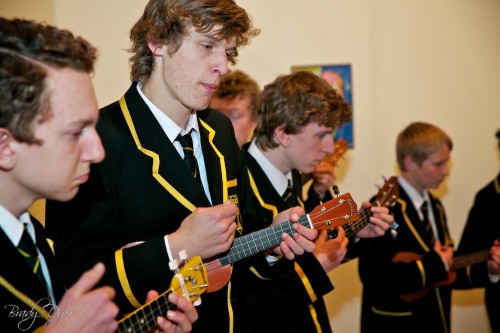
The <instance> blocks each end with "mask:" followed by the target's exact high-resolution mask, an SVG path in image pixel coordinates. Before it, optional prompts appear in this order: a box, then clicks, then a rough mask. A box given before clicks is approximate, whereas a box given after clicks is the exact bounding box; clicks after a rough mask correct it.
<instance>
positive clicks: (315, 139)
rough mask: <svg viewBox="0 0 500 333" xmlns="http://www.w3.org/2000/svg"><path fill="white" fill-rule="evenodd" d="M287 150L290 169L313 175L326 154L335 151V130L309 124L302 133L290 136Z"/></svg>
mask: <svg viewBox="0 0 500 333" xmlns="http://www.w3.org/2000/svg"><path fill="white" fill-rule="evenodd" d="M289 137H290V138H289V143H288V147H286V149H287V155H288V160H289V161H290V168H291V169H296V170H299V171H301V172H303V173H311V172H312V171H313V169H314V167H315V166H316V165H318V164H319V163H320V162H321V161H322V160H323V158H324V157H325V155H326V154H332V153H333V152H334V151H335V146H334V142H333V128H331V127H325V126H319V125H318V124H317V123H310V124H307V125H306V126H305V127H304V128H303V129H302V131H301V132H300V133H298V134H293V135H289Z"/></svg>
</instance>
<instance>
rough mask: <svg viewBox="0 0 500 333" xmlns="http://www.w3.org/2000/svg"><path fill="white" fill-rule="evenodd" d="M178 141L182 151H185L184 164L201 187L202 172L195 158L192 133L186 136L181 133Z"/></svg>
mask: <svg viewBox="0 0 500 333" xmlns="http://www.w3.org/2000/svg"><path fill="white" fill-rule="evenodd" d="M176 140H177V141H179V142H180V144H181V146H182V149H183V150H184V163H185V164H186V166H187V167H188V168H189V170H190V171H191V173H192V174H193V177H194V178H195V179H196V180H197V181H198V183H199V184H200V185H201V177H200V170H199V169H198V162H197V161H196V157H195V156H194V148H193V138H192V137H191V131H189V133H187V134H184V135H181V134H180V133H179V135H177V138H176Z"/></svg>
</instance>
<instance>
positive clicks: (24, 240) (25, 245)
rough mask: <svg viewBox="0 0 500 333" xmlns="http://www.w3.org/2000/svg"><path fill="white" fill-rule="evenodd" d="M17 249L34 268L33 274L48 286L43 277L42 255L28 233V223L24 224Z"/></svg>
mask: <svg viewBox="0 0 500 333" xmlns="http://www.w3.org/2000/svg"><path fill="white" fill-rule="evenodd" d="M17 250H18V251H19V253H21V255H22V256H23V257H24V258H25V259H26V261H27V262H28V264H29V265H30V267H31V269H32V270H33V274H35V275H36V276H37V277H38V279H39V280H40V282H41V283H42V285H43V286H44V287H45V288H46V287H47V284H46V282H45V278H44V277H43V272H42V268H41V267H40V257H39V256H38V251H37V249H36V246H35V243H34V242H33V239H32V238H31V236H30V234H29V233H28V225H27V224H26V223H25V224H24V231H23V235H22V237H21V241H20V242H19V245H18V246H17Z"/></svg>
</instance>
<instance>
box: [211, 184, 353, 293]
mask: <svg viewBox="0 0 500 333" xmlns="http://www.w3.org/2000/svg"><path fill="white" fill-rule="evenodd" d="M357 220H358V212H357V205H356V203H355V202H354V200H353V199H352V198H351V195H350V194H349V193H345V194H343V195H341V196H339V197H337V198H334V199H332V200H329V201H327V202H325V203H322V204H321V205H318V206H317V207H316V208H314V209H313V210H312V211H311V212H310V213H309V214H306V215H303V216H301V217H300V218H299V221H298V223H300V224H301V225H303V226H306V227H308V228H312V229H319V230H329V229H332V228H335V227H338V226H341V225H344V224H347V223H351V222H354V221H357ZM292 225H293V223H292V222H291V221H286V222H283V223H280V224H277V225H273V226H270V227H268V228H265V229H262V230H259V231H255V232H252V233H250V234H248V235H244V236H241V237H237V238H236V239H235V240H234V243H233V245H232V246H231V248H230V249H229V251H227V252H226V253H225V254H224V255H219V256H217V257H216V258H215V259H208V260H207V261H205V262H204V265H205V267H206V269H207V272H208V280H209V282H210V284H209V286H208V289H207V292H213V291H217V290H219V289H221V288H222V287H224V286H225V285H226V284H227V282H228V281H229V279H230V277H231V270H232V267H231V265H230V264H232V263H234V262H236V261H239V260H241V259H245V258H247V257H249V256H251V255H254V254H256V253H259V252H263V251H265V250H268V249H270V248H273V247H275V246H276V245H278V244H279V243H281V241H282V237H281V235H282V234H283V233H287V234H288V235H290V236H292V237H293V235H294V234H295V233H296V231H295V230H294V229H293V228H292Z"/></svg>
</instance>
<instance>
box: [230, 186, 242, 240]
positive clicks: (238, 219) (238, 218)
mask: <svg viewBox="0 0 500 333" xmlns="http://www.w3.org/2000/svg"><path fill="white" fill-rule="evenodd" d="M229 199H231V201H232V202H233V203H234V204H235V205H236V207H238V212H237V213H236V231H238V232H239V234H240V236H241V235H242V234H243V225H242V224H241V213H240V204H239V202H238V195H237V194H231V195H230V196H229Z"/></svg>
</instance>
